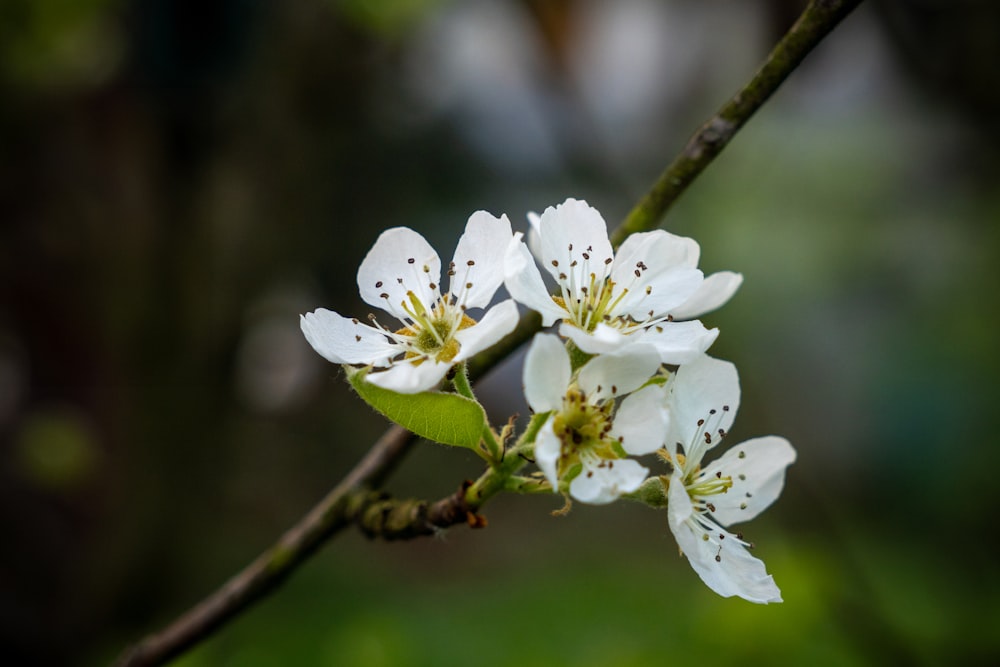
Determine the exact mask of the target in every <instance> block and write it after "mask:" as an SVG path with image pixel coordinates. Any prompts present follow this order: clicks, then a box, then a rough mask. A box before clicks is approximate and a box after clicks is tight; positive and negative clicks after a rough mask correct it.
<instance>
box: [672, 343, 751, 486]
mask: <svg viewBox="0 0 1000 667" xmlns="http://www.w3.org/2000/svg"><path fill="white" fill-rule="evenodd" d="M667 389H668V391H669V396H668V398H667V406H668V409H669V410H670V425H669V428H668V431H667V436H666V443H667V445H668V447H669V448H671V449H673V445H675V444H676V443H681V444H683V445H684V447H685V450H686V451H685V454H686V455H687V460H686V461H685V465H684V467H685V469H686V470H694V469H695V468H696V467H697V466H698V465H699V464H700V463H701V459H702V456H703V455H704V453H705V452H706V451H708V450H709V449H710V448H711V447H713V446H714V445H715V444H716V443H718V442H719V441H720V439H721V438H719V436H718V432H719V430H720V429H721V430H722V431H723V432H728V431H729V429H730V427H731V426H732V425H733V420H734V419H735V418H736V411H737V410H738V409H739V406H740V380H739V375H738V374H737V373H736V366H734V365H733V364H731V363H729V362H728V361H722V360H721V359H713V358H712V357H710V356H708V355H702V356H701V357H698V358H697V359H696V360H694V361H692V362H691V363H688V364H684V365H683V366H681V367H680V368H679V369H677V373H676V374H675V375H674V377H673V378H672V380H671V382H670V383H669V384H668V387H667ZM699 422H702V423H700V424H699ZM705 434H709V435H710V436H711V439H710V441H706V439H705Z"/></svg>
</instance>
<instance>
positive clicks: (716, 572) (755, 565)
mask: <svg viewBox="0 0 1000 667" xmlns="http://www.w3.org/2000/svg"><path fill="white" fill-rule="evenodd" d="M668 505H669V506H668V512H667V514H668V517H669V523H670V532H672V533H673V534H674V538H675V539H676V540H677V545H678V546H679V547H680V548H681V551H682V552H684V555H685V556H687V559H688V562H689V563H691V567H692V568H694V571H695V572H697V573H698V576H699V577H701V580H702V581H704V582H705V584H706V585H707V586H708V587H709V588H711V589H712V590H713V591H715V592H716V593H718V594H719V595H721V596H723V597H732V596H734V595H736V596H739V597H741V598H743V599H744V600H749V601H750V602H757V603H762V604H766V603H768V602H781V591H780V590H778V587H777V586H776V585H775V583H774V578H773V577H772V576H771V575H769V574H768V573H767V570H766V568H765V567H764V563H763V562H762V561H761V560H759V559H757V558H755V557H753V556H751V555H750V552H749V551H747V549H746V547H744V546H743V545H742V544H741V543H740V541H739V540H738V538H737V536H736V535H733V534H732V533H729V532H728V531H726V530H724V529H722V528H717V529H715V530H713V531H712V532H711V533H709V532H708V531H707V530H706V529H705V527H704V526H702V525H701V524H699V523H697V521H696V520H695V519H694V516H693V510H692V509H691V502H690V499H689V498H688V495H687V491H686V490H685V489H684V486H683V484H681V483H680V480H679V478H677V477H676V476H675V477H674V478H673V479H671V483H670V489H669V491H668ZM675 508H679V509H678V510H676V511H675ZM720 535H722V536H724V537H721V538H720ZM706 537H707V538H708V539H705V538H706ZM717 558H718V560H716V559H717Z"/></svg>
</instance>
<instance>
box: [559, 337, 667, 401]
mask: <svg viewBox="0 0 1000 667" xmlns="http://www.w3.org/2000/svg"><path fill="white" fill-rule="evenodd" d="M659 367H660V358H659V357H658V356H657V354H656V351H655V350H654V349H653V348H652V347H650V346H649V345H643V344H642V343H637V344H633V345H629V346H628V347H625V348H624V349H622V350H619V351H618V352H612V353H609V354H602V355H599V356H596V357H594V358H593V359H591V360H590V361H588V362H587V363H586V364H584V365H583V367H582V368H581V369H580V371H579V373H578V374H577V382H578V383H579V385H580V389H582V390H583V393H584V394H585V395H586V396H587V400H588V401H590V402H591V403H596V402H597V401H599V400H602V399H605V398H609V397H615V396H624V395H625V394H628V393H629V392H631V391H634V390H636V389H638V388H639V387H641V386H642V385H644V384H645V383H646V381H647V380H648V379H649V378H650V377H652V375H653V374H654V373H655V372H656V369H657V368H659Z"/></svg>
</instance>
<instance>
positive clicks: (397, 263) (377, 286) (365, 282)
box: [358, 227, 441, 322]
mask: <svg viewBox="0 0 1000 667" xmlns="http://www.w3.org/2000/svg"><path fill="white" fill-rule="evenodd" d="M440 278H441V260H440V259H439V258H438V255H437V253H436V252H434V248H432V247H431V246H430V244H429V243H427V241H426V240H425V239H424V237H423V236H421V235H420V234H418V233H416V232H415V231H413V230H412V229H409V228H407V227H393V228H392V229H387V230H385V231H384V232H382V234H381V235H380V236H379V237H378V239H377V240H376V241H375V245H374V246H372V249H371V250H369V251H368V254H367V255H365V258H364V260H363V261H362V262H361V266H360V267H359V268H358V290H359V291H360V292H361V298H362V299H364V300H365V302H366V303H368V304H369V305H372V306H375V307H376V308H382V309H383V310H386V311H388V312H390V313H392V314H393V315H395V316H396V317H397V318H399V319H400V320H403V321H404V322H405V321H409V315H407V313H406V310H405V309H404V308H403V304H404V303H407V304H409V297H408V296H407V292H408V291H412V292H413V293H414V294H415V295H416V296H417V298H419V299H420V302H421V303H422V304H423V305H424V307H425V308H426V309H427V310H430V309H431V308H432V307H433V306H434V304H435V303H437V294H438V293H439V292H438V291H437V290H435V289H432V288H431V285H432V284H433V285H438V282H439V280H440Z"/></svg>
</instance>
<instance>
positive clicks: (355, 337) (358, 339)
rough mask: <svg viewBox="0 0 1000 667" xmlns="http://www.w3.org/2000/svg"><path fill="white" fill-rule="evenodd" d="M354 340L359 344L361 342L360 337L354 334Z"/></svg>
mask: <svg viewBox="0 0 1000 667" xmlns="http://www.w3.org/2000/svg"><path fill="white" fill-rule="evenodd" d="M354 340H356V341H358V342H359V343H360V342H361V336H359V335H357V334H354Z"/></svg>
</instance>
